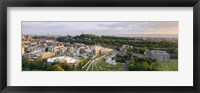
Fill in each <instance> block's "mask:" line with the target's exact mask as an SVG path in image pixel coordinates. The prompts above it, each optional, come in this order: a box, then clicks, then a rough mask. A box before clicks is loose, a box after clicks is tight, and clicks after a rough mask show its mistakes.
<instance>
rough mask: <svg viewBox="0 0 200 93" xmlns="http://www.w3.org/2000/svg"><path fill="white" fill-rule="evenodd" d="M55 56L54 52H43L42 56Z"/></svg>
mask: <svg viewBox="0 0 200 93" xmlns="http://www.w3.org/2000/svg"><path fill="white" fill-rule="evenodd" d="M54 56H55V53H52V52H45V53H42V54H41V58H50V57H54Z"/></svg>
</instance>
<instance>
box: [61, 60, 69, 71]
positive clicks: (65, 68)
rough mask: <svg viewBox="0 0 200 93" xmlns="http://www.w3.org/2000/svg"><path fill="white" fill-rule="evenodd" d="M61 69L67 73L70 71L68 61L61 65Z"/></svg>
mask: <svg viewBox="0 0 200 93" xmlns="http://www.w3.org/2000/svg"><path fill="white" fill-rule="evenodd" d="M61 67H62V68H63V69H64V70H65V71H67V70H69V65H68V63H67V62H66V61H65V62H63V63H61Z"/></svg>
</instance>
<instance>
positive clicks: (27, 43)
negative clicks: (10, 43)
mask: <svg viewBox="0 0 200 93" xmlns="http://www.w3.org/2000/svg"><path fill="white" fill-rule="evenodd" d="M21 25H22V26H21V30H22V36H21V38H22V39H21V40H22V42H21V43H22V46H21V54H22V62H21V64H22V71H178V32H179V26H178V21H85V22H84V21H82V22H79V21H22V22H21Z"/></svg>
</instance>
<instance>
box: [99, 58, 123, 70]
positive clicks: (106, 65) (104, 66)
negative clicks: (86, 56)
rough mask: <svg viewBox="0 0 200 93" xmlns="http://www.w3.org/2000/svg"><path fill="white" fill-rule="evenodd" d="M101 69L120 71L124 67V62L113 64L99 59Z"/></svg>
mask: <svg viewBox="0 0 200 93" xmlns="http://www.w3.org/2000/svg"><path fill="white" fill-rule="evenodd" d="M96 65H97V67H98V69H99V71H119V70H121V68H122V63H117V64H116V65H112V64H109V63H106V62H105V61H104V60H99V61H98V62H97V63H96Z"/></svg>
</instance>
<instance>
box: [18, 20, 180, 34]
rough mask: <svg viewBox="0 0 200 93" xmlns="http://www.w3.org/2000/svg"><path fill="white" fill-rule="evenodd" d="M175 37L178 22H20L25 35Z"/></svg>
mask: <svg viewBox="0 0 200 93" xmlns="http://www.w3.org/2000/svg"><path fill="white" fill-rule="evenodd" d="M82 33H83V34H94V35H99V36H101V35H139V34H140V35H142V34H143V35H148V34H149V35H177V36H178V21H135V22H134V21H131V22H127V21H126V22H92V21H91V22H75V21H74V22H51V21H50V22H48V21H46V22H36V21H24V22H22V34H25V35H47V34H49V35H58V36H64V35H71V36H76V35H80V34H82Z"/></svg>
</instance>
